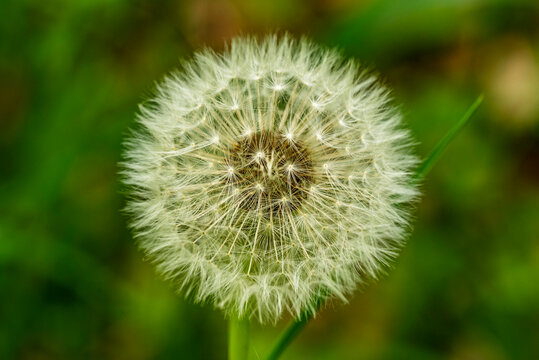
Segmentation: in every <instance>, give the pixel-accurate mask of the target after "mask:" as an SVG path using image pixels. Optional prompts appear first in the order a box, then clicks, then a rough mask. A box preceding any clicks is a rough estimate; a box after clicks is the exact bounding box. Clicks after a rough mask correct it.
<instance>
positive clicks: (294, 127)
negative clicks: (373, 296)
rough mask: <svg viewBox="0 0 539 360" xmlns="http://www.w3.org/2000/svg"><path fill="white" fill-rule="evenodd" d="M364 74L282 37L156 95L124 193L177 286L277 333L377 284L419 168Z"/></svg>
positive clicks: (201, 66)
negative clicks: (321, 301)
mask: <svg viewBox="0 0 539 360" xmlns="http://www.w3.org/2000/svg"><path fill="white" fill-rule="evenodd" d="M362 73H364V72H360V71H358V68H357V66H356V65H355V64H353V63H352V62H349V63H347V64H344V63H343V61H342V58H341V57H340V55H339V54H338V53H336V52H334V51H331V50H324V49H321V48H320V47H318V46H316V45H314V44H312V43H311V42H309V41H307V40H301V41H294V40H291V39H290V38H288V37H284V38H282V39H277V38H276V37H274V36H270V37H268V38H266V39H265V40H263V41H256V40H253V39H250V38H247V39H241V38H240V39H235V40H233V41H232V43H231V45H230V48H229V49H228V50H227V51H226V52H225V53H224V54H222V55H215V54H214V53H212V52H209V51H206V52H202V53H199V54H197V56H196V57H195V60H193V61H192V62H191V63H190V64H189V66H187V67H186V72H185V73H174V74H172V75H171V76H170V77H168V78H167V79H166V80H165V81H164V82H163V83H162V84H161V85H159V88H158V95H156V97H155V98H154V99H153V100H152V101H151V102H150V103H149V105H143V106H142V107H141V112H140V115H139V117H138V121H139V123H140V127H141V130H140V131H139V132H138V133H136V134H135V135H134V136H133V137H132V138H131V139H130V140H128V141H127V147H128V150H127V152H126V160H125V162H124V182H125V183H126V184H127V185H128V186H129V187H130V188H131V193H132V194H133V196H132V198H131V199H130V200H129V204H128V210H129V211H130V213H131V214H132V222H131V224H132V227H133V228H134V229H135V234H136V236H137V237H138V239H139V244H140V246H141V248H142V249H143V250H144V251H145V252H146V253H147V255H148V256H149V258H151V259H153V260H154V262H155V263H156V265H157V267H158V269H159V271H160V272H161V273H162V274H163V275H164V276H165V277H166V278H168V279H171V280H173V281H175V282H176V283H177V284H178V288H181V289H182V290H184V291H185V292H186V293H188V294H191V295H193V296H194V297H195V299H196V300H197V301H200V302H211V303H213V304H214V305H215V306H216V307H219V308H221V309H223V310H224V311H225V312H227V313H235V314H237V315H240V316H242V315H248V316H250V317H256V318H257V319H259V320H260V321H261V322H268V321H269V322H275V321H277V319H279V317H280V316H281V315H282V313H283V312H285V311H286V312H290V313H292V315H294V316H297V315H299V314H300V313H301V312H302V311H305V310H307V309H310V310H314V309H313V299H314V298H315V297H316V296H320V295H321V294H324V296H328V297H339V298H344V297H345V296H346V295H347V294H349V293H350V292H351V291H353V290H354V288H355V287H356V285H357V284H358V283H359V282H361V281H362V280H365V279H366V278H367V277H376V276H377V275H378V274H379V273H380V271H381V269H382V268H383V267H384V266H386V264H387V262H388V260H390V258H392V257H393V256H394V255H395V254H396V252H397V250H398V248H399V246H400V244H401V241H402V239H403V237H404V235H405V229H406V227H407V220H406V219H407V218H408V213H407V210H406V209H407V207H406V206H405V205H406V204H408V203H409V202H410V201H411V200H412V199H413V198H414V196H415V194H416V190H415V188H414V187H413V186H412V185H409V184H410V183H411V182H410V179H411V175H410V169H411V168H412V167H413V166H414V165H415V162H416V159H415V157H414V156H413V155H411V153H410V137H409V135H408V132H407V131H406V130H403V129H402V128H401V117H400V115H399V113H398V112H397V111H396V110H395V108H394V107H393V106H392V105H391V98H390V96H389V95H388V90H386V89H385V88H383V87H382V86H381V85H377V84H376V83H375V82H374V80H373V78H372V76H369V75H360V74H362ZM367 85H368V86H367ZM313 99H314V100H313ZM162 149H173V150H172V151H163V150H162Z"/></svg>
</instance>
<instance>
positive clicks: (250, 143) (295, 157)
mask: <svg viewBox="0 0 539 360" xmlns="http://www.w3.org/2000/svg"><path fill="white" fill-rule="evenodd" d="M229 166H230V167H232V168H234V170H235V175H236V176H234V177H233V178H231V179H230V180H229V183H230V185H231V186H234V187H235V188H238V189H239V194H238V199H239V201H240V206H241V208H243V209H245V210H248V211H256V212H257V213H262V214H263V215H265V216H270V215H272V214H276V213H278V212H280V211H287V210H290V211H295V210H297V209H298V208H299V207H300V206H301V204H302V202H303V201H304V200H305V199H306V197H307V194H308V189H309V188H310V185H311V184H312V183H313V163H312V160H311V156H310V153H309V151H308V149H307V148H306V147H305V146H304V145H303V144H302V143H301V142H298V141H295V142H292V141H290V139H288V138H287V137H286V135H284V134H280V133H274V132H270V131H261V132H258V133H255V134H251V135H249V136H247V137H246V138H242V139H241V140H239V141H238V142H236V143H235V144H233V146H232V147H231V148H230V149H229Z"/></svg>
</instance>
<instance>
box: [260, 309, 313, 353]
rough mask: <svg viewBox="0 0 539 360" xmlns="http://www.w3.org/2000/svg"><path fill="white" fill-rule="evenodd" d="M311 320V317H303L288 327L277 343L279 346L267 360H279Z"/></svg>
mask: <svg viewBox="0 0 539 360" xmlns="http://www.w3.org/2000/svg"><path fill="white" fill-rule="evenodd" d="M309 320H311V317H310V316H306V317H302V318H301V319H299V320H296V321H293V322H292V323H291V324H290V325H288V326H287V327H286V329H285V330H284V332H283V334H282V335H281V337H280V338H279V340H278V341H277V344H275V346H274V347H273V350H272V351H271V353H270V354H269V355H268V357H267V358H266V360H277V359H278V358H279V357H280V356H281V354H282V353H283V352H284V351H285V349H286V348H287V346H288V345H290V343H291V342H292V340H294V338H295V337H296V336H297V335H298V334H299V333H300V332H301V330H303V328H304V327H305V325H307V323H308V322H309Z"/></svg>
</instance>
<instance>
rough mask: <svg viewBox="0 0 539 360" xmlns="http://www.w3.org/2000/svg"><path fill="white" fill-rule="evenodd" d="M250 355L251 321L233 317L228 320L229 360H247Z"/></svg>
mask: <svg viewBox="0 0 539 360" xmlns="http://www.w3.org/2000/svg"><path fill="white" fill-rule="evenodd" d="M248 355H249V320H248V319H239V318H237V317H235V316H231V317H230V320H228V359H229V360H247V357H248Z"/></svg>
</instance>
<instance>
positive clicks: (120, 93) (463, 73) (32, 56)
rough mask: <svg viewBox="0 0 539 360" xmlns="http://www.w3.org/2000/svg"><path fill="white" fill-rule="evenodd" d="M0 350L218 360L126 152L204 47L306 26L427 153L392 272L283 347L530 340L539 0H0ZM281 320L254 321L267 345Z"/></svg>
mask: <svg viewBox="0 0 539 360" xmlns="http://www.w3.org/2000/svg"><path fill="white" fill-rule="evenodd" d="M0 8H1V9H0V36H1V37H0V105H1V106H0V159H1V162H0V204H1V205H0V359H134V360H137V359H224V358H225V354H226V322H225V320H224V319H223V318H222V315H221V313H220V312H218V311H215V310H213V309H211V308H210V307H208V306H205V307H202V306H199V305H193V304H190V303H189V302H187V301H185V300H184V299H183V298H182V297H179V296H177V295H176V294H174V292H173V291H172V290H171V288H170V286H169V285H168V284H166V283H165V282H163V281H162V280H161V279H160V278H159V277H157V276H156V275H155V273H154V270H153V268H152V267H151V266H150V265H149V264H148V263H146V262H144V259H143V256H142V254H141V253H140V252H139V251H138V250H137V249H136V246H135V244H134V241H133V239H132V236H131V234H130V233H129V231H128V230H127V229H126V218H125V216H124V215H123V214H122V213H121V209H122V207H123V206H124V202H125V199H124V198H123V196H122V195H121V191H122V187H121V185H120V184H119V182H118V176H117V172H118V166H117V163H118V161H119V160H120V159H121V152H122V139H123V137H124V135H125V134H126V132H127V130H128V128H129V127H130V126H133V125H134V114H135V112H136V111H137V103H139V102H140V101H142V100H143V99H145V98H146V97H147V96H148V95H149V94H151V92H152V90H153V88H154V85H155V81H157V80H159V79H161V78H162V77H163V75H164V74H165V73H167V72H168V71H170V70H172V69H173V68H174V67H176V66H177V65H178V64H179V59H180V58H188V57H190V56H191V55H192V54H193V52H194V51H196V50H197V49H200V48H201V47H202V46H205V45H207V46H211V47H214V48H216V49H222V48H223V46H224V45H223V44H224V41H226V39H229V38H230V37H231V36H234V35H237V34H252V33H254V34H264V33H267V32H269V31H274V30H280V31H289V32H290V33H292V34H295V35H301V34H305V35H308V36H309V37H311V38H313V39H314V40H316V41H318V42H320V43H323V44H327V45H329V46H338V47H340V48H341V49H342V51H343V52H344V53H345V54H346V55H347V56H351V57H355V58H358V59H360V60H361V61H362V62H363V64H365V65H367V66H369V67H372V68H374V69H376V70H377V71H378V72H379V73H380V74H382V78H383V81H385V82H386V83H387V84H389V85H390V86H391V87H393V88H394V95H395V97H396V99H397V102H398V103H400V104H402V106H401V108H402V112H403V113H404V115H405V119H406V122H407V124H408V125H409V126H410V127H411V129H412V131H413V133H414V136H415V138H416V139H417V141H418V146H417V153H418V154H419V155H421V156H425V155H427V154H428V152H429V150H430V149H431V148H432V147H433V146H434V145H435V144H436V143H437V141H438V140H439V139H440V138H441V137H442V136H443V135H444V133H445V132H446V131H447V130H448V129H449V128H450V127H451V126H452V125H453V124H455V122H456V121H457V120H458V119H459V118H460V116H461V115H462V114H463V113H464V112H465V110H466V108H467V107H468V106H469V105H470V104H471V103H472V102H473V101H474V99H475V98H476V97H477V96H478V95H479V94H480V93H484V94H485V102H484V104H483V105H482V106H481V108H480V110H479V111H478V113H477V114H476V116H475V117H474V118H473V120H472V121H471V123H470V124H469V125H468V126H467V127H466V128H465V129H464V130H463V132H462V133H461V134H460V135H459V136H458V138H457V139H456V140H455V141H454V142H453V143H452V144H451V145H450V146H449V148H448V149H447V151H446V152H445V154H444V156H443V157H442V158H441V160H440V162H439V163H438V164H437V165H436V167H435V168H434V169H433V171H432V172H431V173H430V174H429V176H428V178H427V180H426V181H425V183H424V186H423V190H424V195H423V197H422V200H421V202H420V203H418V205H417V210H416V220H415V230H414V232H413V234H412V236H411V237H410V239H409V241H408V244H407V246H406V248H405V249H404V250H403V252H402V254H401V256H400V257H399V258H398V259H397V261H396V262H395V264H394V266H393V268H392V269H390V270H389V271H388V276H386V277H384V278H383V279H381V281H379V282H378V283H376V284H369V285H368V286H367V287H366V288H365V289H364V291H363V292H357V293H356V294H355V296H354V297H353V298H352V299H351V301H350V303H349V304H347V305H344V304H341V303H339V302H335V303H331V304H330V305H329V306H328V307H326V308H325V309H324V310H323V311H322V312H321V313H320V314H319V315H318V316H317V318H316V319H315V320H314V321H313V322H312V323H310V324H309V325H308V326H307V328H306V329H305V330H304V332H303V333H302V334H301V335H300V336H299V338H298V339H297V340H296V341H295V342H294V343H293V345H292V346H291V347H290V348H289V349H288V350H287V351H286V353H285V355H284V357H283V358H284V359H470V360H474V359H478V360H480V359H494V360H498V359H500V360H501V359H538V358H539V3H538V2H537V1H523V0H493V1H487V0H415V1H400V0H395V1H391V0H366V1H352V0H317V1H306V0H273V1H253V0H235V1H232V0H228V1H227V0H220V1H211V0H200V1H194V0H193V1H170V0H167V1H151V0H136V1H127V0H76V1H75V0H72V1H67V0H51V1H37V0H35V1H29V0H4V1H2V5H1V6H0ZM287 320H288V319H283V320H282V321H281V322H279V323H278V324H277V326H276V327H271V326H270V327H264V328H262V327H260V326H255V327H254V330H253V332H254V334H253V342H252V353H251V355H252V358H253V359H258V358H264V356H265V355H266V354H267V353H268V351H269V349H270V348H271V345H272V343H273V342H274V341H275V339H276V338H277V336H278V334H279V332H280V330H281V329H282V328H283V327H284V326H285V325H286V323H287Z"/></svg>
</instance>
